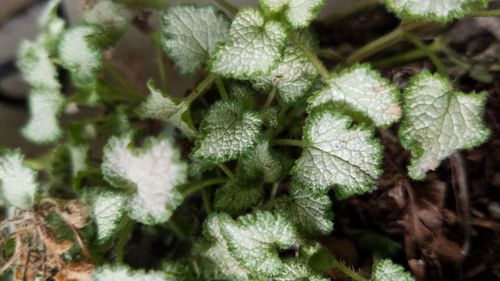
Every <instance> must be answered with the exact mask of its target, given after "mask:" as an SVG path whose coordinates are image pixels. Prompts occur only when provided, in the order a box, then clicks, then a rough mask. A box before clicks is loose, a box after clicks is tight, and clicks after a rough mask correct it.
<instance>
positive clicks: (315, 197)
mask: <svg viewBox="0 0 500 281" xmlns="http://www.w3.org/2000/svg"><path fill="white" fill-rule="evenodd" d="M288 193H289V194H290V196H288V197H285V198H281V199H279V201H278V203H277V204H276V205H277V207H276V208H277V211H278V212H279V213H280V214H282V215H283V216H284V217H286V218H287V219H288V220H290V222H292V223H293V224H294V225H295V226H296V227H297V229H298V230H299V231H301V232H302V233H305V234H309V235H326V234H328V233H330V232H331V231H332V230H333V222H332V220H333V213H332V202H331V201H330V198H328V195H327V194H325V193H326V192H321V191H320V192H315V191H313V190H311V189H308V188H306V187H304V186H301V185H300V184H298V183H293V184H291V185H290V186H289V187H288Z"/></svg>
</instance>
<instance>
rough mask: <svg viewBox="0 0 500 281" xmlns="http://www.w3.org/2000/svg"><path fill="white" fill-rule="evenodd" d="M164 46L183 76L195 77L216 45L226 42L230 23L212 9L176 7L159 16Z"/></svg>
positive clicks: (187, 6) (208, 7) (207, 7)
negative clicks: (192, 75)
mask: <svg viewBox="0 0 500 281" xmlns="http://www.w3.org/2000/svg"><path fill="white" fill-rule="evenodd" d="M161 21H162V29H163V46H164V48H165V50H166V51H167V53H168V54H169V56H170V57H171V58H172V60H173V61H174V62H175V65H176V66H177V69H178V70H179V72H180V73H182V74H187V75H190V74H195V73H196V71H197V70H198V69H200V68H202V67H203V66H205V65H206V64H207V62H208V58H209V56H210V55H211V54H212V53H213V52H214V50H215V48H216V47H217V44H219V43H221V42H224V41H226V38H227V36H228V34H229V27H230V22H229V19H228V18H227V16H226V15H225V14H224V13H223V12H221V11H220V10H218V9H217V8H215V7H214V6H208V5H206V6H195V5H176V6H172V7H171V8H169V9H167V10H166V11H165V13H163V14H162V17H161Z"/></svg>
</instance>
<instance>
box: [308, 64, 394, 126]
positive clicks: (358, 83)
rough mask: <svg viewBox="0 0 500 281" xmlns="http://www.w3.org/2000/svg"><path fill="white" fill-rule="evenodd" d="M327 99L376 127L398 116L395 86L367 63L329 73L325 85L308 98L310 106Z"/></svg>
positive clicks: (325, 102)
mask: <svg viewBox="0 0 500 281" xmlns="http://www.w3.org/2000/svg"><path fill="white" fill-rule="evenodd" d="M331 102H333V103H338V104H341V105H344V104H345V105H347V106H349V107H351V108H352V109H354V110H355V111H357V112H360V113H361V114H363V115H365V116H366V117H368V118H370V119H371V120H372V121H373V123H374V124H375V125H377V126H382V127H385V126H388V125H390V124H392V123H394V122H396V121H397V120H399V118H400V117H401V107H400V106H399V91H398V89H396V87H395V86H393V85H391V84H390V83H389V81H387V80H386V79H384V78H382V76H381V75H380V74H379V73H378V72H377V71H376V70H374V69H372V68H371V66H370V65H368V64H362V65H355V66H353V67H351V68H349V69H347V70H345V71H343V72H341V73H340V74H333V75H332V76H331V78H330V80H329V81H328V82H327V87H326V88H323V89H322V90H321V91H319V92H318V93H316V94H315V95H314V96H313V97H312V98H310V99H309V104H310V107H311V108H315V107H318V106H320V105H323V104H327V103H331Z"/></svg>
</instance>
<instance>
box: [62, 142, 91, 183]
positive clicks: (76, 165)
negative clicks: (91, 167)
mask: <svg viewBox="0 0 500 281" xmlns="http://www.w3.org/2000/svg"><path fill="white" fill-rule="evenodd" d="M67 147H68V152H69V158H70V160H71V174H72V175H73V177H75V176H77V175H78V173H79V172H82V171H85V170H86V169H87V168H88V164H87V161H88V158H89V157H88V155H89V151H90V146H89V145H87V144H68V146H67Z"/></svg>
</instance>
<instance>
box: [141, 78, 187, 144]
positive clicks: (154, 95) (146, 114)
mask: <svg viewBox="0 0 500 281" xmlns="http://www.w3.org/2000/svg"><path fill="white" fill-rule="evenodd" d="M148 88H149V91H150V93H151V94H150V96H149V97H148V98H147V100H146V101H145V102H143V103H142V104H141V106H140V107H139V110H138V113H139V117H140V118H141V119H147V118H152V119H158V120H162V121H164V122H168V123H171V124H172V125H174V126H175V127H177V128H178V129H179V130H181V131H182V132H183V133H184V135H186V136H187V137H190V138H192V137H194V136H195V134H196V133H195V131H194V130H193V129H192V128H191V127H189V125H188V124H187V123H186V122H185V121H184V120H183V115H184V114H185V113H186V111H187V110H188V109H189V105H187V104H186V103H185V102H177V101H174V100H173V99H171V98H169V97H164V96H163V95H162V93H161V92H160V90H159V89H157V88H156V87H155V86H154V85H153V81H149V82H148Z"/></svg>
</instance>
